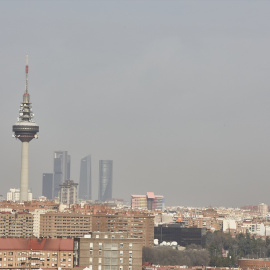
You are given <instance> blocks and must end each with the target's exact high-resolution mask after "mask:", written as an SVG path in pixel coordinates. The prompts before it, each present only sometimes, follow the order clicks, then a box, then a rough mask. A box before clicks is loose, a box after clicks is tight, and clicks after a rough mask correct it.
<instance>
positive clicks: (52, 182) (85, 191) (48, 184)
mask: <svg viewBox="0 0 270 270" xmlns="http://www.w3.org/2000/svg"><path fill="white" fill-rule="evenodd" d="M70 164H71V158H70V155H69V154H68V152H67V151H55V152H54V155H53V173H43V179H42V195H43V196H45V197H47V199H55V198H57V197H58V198H59V199H60V200H62V198H65V199H64V200H65V201H66V203H75V202H76V200H77V197H76V196H75V195H74V194H77V186H79V190H78V197H79V199H81V200H85V201H90V200H92V177H91V156H90V155H87V156H86V157H84V158H82V159H81V165H80V177H79V183H78V184H77V183H75V182H74V181H72V180H71V179H70ZM112 179H113V161H112V160H100V161H99V192H98V200H99V201H101V202H105V201H108V200H111V199H112ZM71 195H72V196H71Z"/></svg>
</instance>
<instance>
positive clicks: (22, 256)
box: [0, 238, 74, 269]
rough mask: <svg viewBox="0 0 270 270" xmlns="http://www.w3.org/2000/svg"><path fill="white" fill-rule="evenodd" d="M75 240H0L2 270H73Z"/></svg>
mask: <svg viewBox="0 0 270 270" xmlns="http://www.w3.org/2000/svg"><path fill="white" fill-rule="evenodd" d="M73 245H74V241H73V239H37V238H35V239H26V238H0V269H40V268H41V267H42V269H58V267H61V268H62V269H72V268H73Z"/></svg>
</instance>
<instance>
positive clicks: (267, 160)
mask: <svg viewBox="0 0 270 270" xmlns="http://www.w3.org/2000/svg"><path fill="white" fill-rule="evenodd" d="M269 10H270V2H269V1H255V0H254V1H248V0H243V1H240V0H237V1H227V0H224V1H203V0H202V1H190V0H188V1H165V0H164V1H154V0H152V1H150V0H147V1H75V0H74V1H3V0H2V1H0V33H1V36H0V44H1V47H0V48H1V50H0V59H1V62H0V74H1V91H0V94H1V96H0V99H1V115H2V116H1V133H0V136H1V154H0V164H1V178H2V180H1V194H3V195H4V196H5V195H6V192H7V191H8V189H9V188H11V187H14V188H15V187H16V188H18V187H19V182H20V166H21V165H20V160H21V143H20V141H18V140H17V141H16V140H15V139H13V138H12V137H11V135H12V125H13V124H14V123H15V122H16V119H17V117H18V111H19V106H20V102H21V101H22V95H23V92H24V84H25V74H24V66H25V55H26V54H29V92H30V95H31V101H32V103H33V111H34V113H35V121H36V122H37V123H38V124H39V126H40V133H39V139H38V140H33V141H32V142H31V143H30V149H29V150H30V167H29V174H30V187H31V188H32V190H33V192H34V195H35V196H38V195H41V183H42V173H43V172H52V170H53V151H55V150H67V151H68V152H69V154H70V155H71V160H72V161H71V162H72V165H71V176H72V179H73V180H75V181H78V179H79V166H80V159H81V158H83V157H84V156H86V155H88V154H91V156H92V168H93V174H92V182H93V198H94V199H97V195H98V184H97V183H98V161H99V160H100V159H112V160H113V162H114V177H113V197H115V198H124V199H126V200H129V199H130V195H131V194H145V193H146V192H147V191H153V192H154V193H155V194H161V195H164V196H165V202H166V205H190V206H209V205H212V206H228V207H229V206H241V205H246V204H259V203H261V202H264V203H267V204H270V196H269V190H270V106H269V103H270V76H269V74H270V53H269V51H270V19H269Z"/></svg>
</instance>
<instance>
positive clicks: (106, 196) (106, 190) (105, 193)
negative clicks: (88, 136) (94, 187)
mask: <svg viewBox="0 0 270 270" xmlns="http://www.w3.org/2000/svg"><path fill="white" fill-rule="evenodd" d="M112 184H113V161H112V160H100V161H99V193H98V200H99V201H102V202H105V201H108V200H111V199H112Z"/></svg>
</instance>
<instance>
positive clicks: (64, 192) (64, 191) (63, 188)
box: [60, 180, 78, 204]
mask: <svg viewBox="0 0 270 270" xmlns="http://www.w3.org/2000/svg"><path fill="white" fill-rule="evenodd" d="M77 187H78V184H77V183H74V181H72V180H66V181H65V182H64V183H63V184H61V185H60V202H61V203H63V204H75V203H76V202H77Z"/></svg>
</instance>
